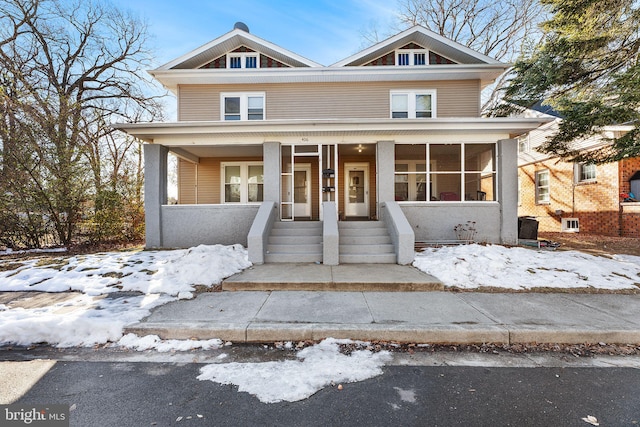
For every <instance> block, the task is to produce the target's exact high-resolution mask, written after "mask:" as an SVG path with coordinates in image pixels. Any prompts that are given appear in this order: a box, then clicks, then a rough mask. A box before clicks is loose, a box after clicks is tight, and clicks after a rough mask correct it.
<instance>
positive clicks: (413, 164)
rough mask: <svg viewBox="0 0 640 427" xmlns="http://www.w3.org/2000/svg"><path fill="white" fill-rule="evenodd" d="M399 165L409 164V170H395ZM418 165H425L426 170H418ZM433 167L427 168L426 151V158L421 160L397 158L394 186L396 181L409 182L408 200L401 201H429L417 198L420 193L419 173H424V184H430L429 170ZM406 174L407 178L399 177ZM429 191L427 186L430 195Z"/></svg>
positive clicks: (426, 191)
mask: <svg viewBox="0 0 640 427" xmlns="http://www.w3.org/2000/svg"><path fill="white" fill-rule="evenodd" d="M397 165H407V171H406V172H404V171H397V170H395V169H396V167H397ZM418 165H424V167H425V170H424V171H418V170H417V169H418ZM429 169H431V168H427V160H426V152H425V158H424V159H421V160H396V161H395V165H394V181H393V183H394V187H395V184H396V183H406V184H407V196H408V200H402V201H400V202H401V203H405V202H408V203H416V202H427V201H429V200H415V199H416V197H417V195H418V191H417V190H418V183H419V181H418V175H424V179H425V181H424V185H425V186H428V185H429V174H428V172H427V171H428V170H429ZM403 175H404V176H406V178H407V180H406V181H404V180H402V181H399V180H398V177H399V176H403ZM394 192H395V188H394ZM428 194H429V191H428V188H425V195H428Z"/></svg>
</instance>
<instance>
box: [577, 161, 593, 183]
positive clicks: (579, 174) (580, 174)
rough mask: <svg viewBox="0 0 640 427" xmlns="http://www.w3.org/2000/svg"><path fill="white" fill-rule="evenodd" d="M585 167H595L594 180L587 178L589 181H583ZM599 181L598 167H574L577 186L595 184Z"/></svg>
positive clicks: (579, 165) (583, 165)
mask: <svg viewBox="0 0 640 427" xmlns="http://www.w3.org/2000/svg"><path fill="white" fill-rule="evenodd" d="M585 166H592V167H593V174H594V177H593V178H587V179H583V178H582V169H583V168H584V167H585ZM597 180H598V172H597V168H596V165H595V164H593V163H576V164H575V166H574V182H575V183H576V184H588V183H593V182H596V181H597Z"/></svg>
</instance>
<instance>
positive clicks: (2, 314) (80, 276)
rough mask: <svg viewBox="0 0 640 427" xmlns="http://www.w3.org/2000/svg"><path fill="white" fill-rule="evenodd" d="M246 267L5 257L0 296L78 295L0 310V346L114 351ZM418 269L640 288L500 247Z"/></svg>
mask: <svg viewBox="0 0 640 427" xmlns="http://www.w3.org/2000/svg"><path fill="white" fill-rule="evenodd" d="M250 265H251V263H250V262H249V261H248V257H247V251H246V250H245V249H244V248H243V247H242V246H239V245H234V246H222V245H215V246H198V247H195V248H191V249H185V250H173V251H137V252H132V251H130V252H109V253H102V254H94V255H77V256H70V255H64V254H48V255H46V256H45V255H42V256H39V257H35V258H29V259H14V258H0V292H2V291H43V292H66V291H76V292H75V293H68V294H67V295H66V296H67V297H66V298H64V299H60V300H59V301H57V302H53V303H51V304H44V305H40V306H38V305H36V306H34V307H29V306H28V305H25V304H22V305H21V304H17V303H15V302H4V303H0V343H14V344H19V345H29V344H32V343H38V342H48V343H50V344H52V345H57V346H60V347H68V346H80V345H82V346H91V345H94V344H102V343H107V342H117V341H118V340H120V339H121V338H122V331H123V328H124V327H125V326H126V325H129V324H132V323H135V322H137V321H139V320H140V319H142V318H143V317H145V316H147V315H148V314H149V313H150V310H151V309H153V308H154V307H157V306H159V305H162V304H166V303H167V302H170V301H174V300H175V299H177V298H189V297H192V294H191V292H193V290H194V285H196V284H202V285H206V286H211V285H215V284H218V283H220V282H221V281H222V279H224V278H225V277H228V276H231V275H232V274H234V273H237V272H240V271H242V270H243V269H245V268H247V267H249V266H250ZM414 265H415V266H416V267H417V268H419V269H420V270H423V271H425V272H427V273H429V274H432V275H434V276H435V277H437V278H438V279H440V280H441V281H443V282H444V283H445V285H446V286H448V287H459V288H464V289H473V288H482V287H497V288H510V289H531V288H538V287H548V288H585V287H592V288H599V289H610V290H616V289H634V288H637V287H636V284H637V283H639V282H640V257H634V256H627V255H615V256H612V257H610V258H608V257H598V256H593V255H588V254H585V253H582V252H575V251H546V250H536V249H530V248H518V247H514V248H507V247H503V246H498V245H488V246H482V245H466V246H454V247H443V248H438V249H427V250H425V251H424V252H421V253H418V254H416V258H415V261H414ZM117 291H130V292H129V293H116V292H117ZM131 291H133V292H131ZM140 340H148V341H142V342H137V343H134V342H132V341H129V343H128V344H126V345H128V346H130V347H131V348H136V349H142V348H156V349H158V348H160V347H162V348H163V349H165V348H172V347H171V345H174V346H175V347H173V348H172V349H178V350H179V349H180V348H182V346H183V344H181V343H170V344H167V343H164V342H160V341H154V338H147V337H142V338H140ZM125 342H126V340H125ZM192 344H193V343H191V344H189V345H192ZM123 345H125V344H123ZM204 345H205V346H206V345H213V344H204ZM146 346H149V347H146Z"/></svg>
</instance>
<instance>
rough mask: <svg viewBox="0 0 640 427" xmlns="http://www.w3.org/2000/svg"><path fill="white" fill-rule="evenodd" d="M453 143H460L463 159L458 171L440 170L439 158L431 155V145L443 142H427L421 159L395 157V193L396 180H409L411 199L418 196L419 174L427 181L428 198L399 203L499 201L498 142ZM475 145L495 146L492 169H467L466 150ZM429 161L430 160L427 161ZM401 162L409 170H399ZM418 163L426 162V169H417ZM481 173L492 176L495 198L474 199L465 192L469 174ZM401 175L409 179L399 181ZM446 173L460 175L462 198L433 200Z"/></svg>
mask: <svg viewBox="0 0 640 427" xmlns="http://www.w3.org/2000/svg"><path fill="white" fill-rule="evenodd" d="M451 144H452V145H458V146H460V155H461V156H462V157H461V160H460V170H456V171H438V170H437V165H438V159H437V158H432V157H431V147H432V146H433V145H442V143H425V144H424V145H425V148H426V150H425V152H424V156H425V157H424V158H420V159H415V160H401V159H395V160H394V181H393V182H394V195H395V184H396V182H407V184H408V198H409V199H411V198H413V197H415V196H416V194H417V191H416V190H417V184H418V181H417V176H418V175H420V174H425V176H426V182H425V185H426V186H427V187H426V196H427V200H424V201H422V200H402V201H398V203H400V204H413V203H478V202H488V203H495V202H498V201H499V199H498V193H497V188H498V182H499V176H498V170H497V153H498V147H497V144H496V143H495V142H453V143H451ZM473 145H492V146H493V147H494V150H493V157H492V158H491V165H492V167H491V168H490V169H487V168H485V170H478V171H476V170H466V167H465V152H466V147H468V146H473ZM427 161H428V162H427ZM399 164H405V165H407V168H408V170H407V171H397V170H396V165H399ZM418 164H425V165H426V171H417V170H416V169H417V165H418ZM477 173H480V174H481V176H482V177H489V176H490V177H491V178H492V182H493V188H494V191H493V193H494V194H493V198H492V200H473V199H466V197H465V194H467V193H466V183H467V180H466V177H467V175H472V174H477ZM400 175H406V176H407V181H397V179H398V176H400ZM444 175H455V176H460V195H459V196H460V200H454V201H451V200H432V198H433V197H436V194H434V193H432V192H431V191H432V190H433V189H437V188H438V179H439V178H440V176H444Z"/></svg>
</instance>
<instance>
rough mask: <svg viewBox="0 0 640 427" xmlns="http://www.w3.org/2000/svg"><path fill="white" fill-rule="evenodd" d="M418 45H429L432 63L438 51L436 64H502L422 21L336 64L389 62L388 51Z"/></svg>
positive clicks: (365, 64)
mask: <svg viewBox="0 0 640 427" xmlns="http://www.w3.org/2000/svg"><path fill="white" fill-rule="evenodd" d="M413 46H416V47H413ZM416 48H418V49H425V50H428V51H429V52H430V55H429V56H430V58H429V63H430V64H431V60H432V58H431V52H433V53H434V55H436V56H434V57H433V61H434V63H435V64H451V65H453V64H478V65H480V64H492V65H497V64H502V63H501V62H500V61H496V60H495V59H493V58H490V57H488V56H486V55H483V54H481V53H479V52H476V51H474V50H473V49H470V48H468V47H466V46H463V45H461V44H460V43H457V42H454V41H452V40H449V39H447V38H446V37H443V36H441V35H439V34H436V33H434V32H433V31H430V30H428V29H426V28H424V27H422V26H420V25H416V26H414V27H411V28H409V29H407V30H405V31H403V32H401V33H400V34H397V35H395V36H393V37H390V38H388V39H387V40H384V41H382V42H380V43H377V44H375V45H373V46H371V47H370V48H368V49H365V50H363V51H361V52H359V53H356V54H355V55H352V56H350V57H348V58H345V59H343V60H342V61H339V62H336V63H335V64H333V65H332V67H346V66H351V67H354V66H367V65H382V63H383V62H387V65H390V64H388V62H389V61H388V55H389V53H390V52H395V51H397V50H400V49H416ZM436 52H437V53H436ZM385 58H386V60H385ZM394 61H395V60H394Z"/></svg>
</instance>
